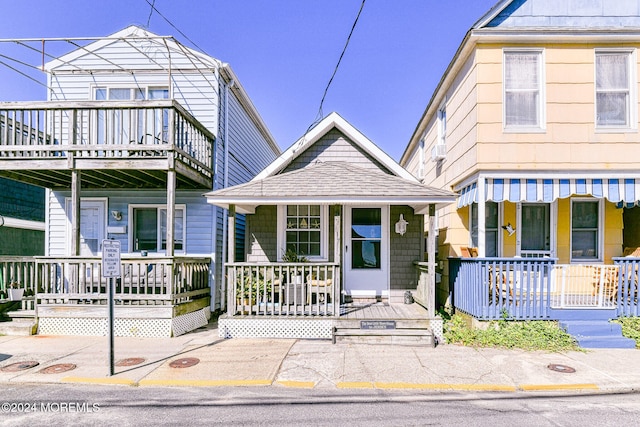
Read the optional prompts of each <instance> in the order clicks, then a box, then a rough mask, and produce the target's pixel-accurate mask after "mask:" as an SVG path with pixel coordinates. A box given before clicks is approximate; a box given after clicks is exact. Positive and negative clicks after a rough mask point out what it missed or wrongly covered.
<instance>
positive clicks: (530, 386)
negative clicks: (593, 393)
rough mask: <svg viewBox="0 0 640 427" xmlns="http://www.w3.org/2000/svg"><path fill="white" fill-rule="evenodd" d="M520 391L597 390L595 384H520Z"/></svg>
mask: <svg viewBox="0 0 640 427" xmlns="http://www.w3.org/2000/svg"><path fill="white" fill-rule="evenodd" d="M520 389H521V390H524V391H536V390H538V391H541V390H599V389H600V387H598V386H597V385H595V384H522V385H520Z"/></svg>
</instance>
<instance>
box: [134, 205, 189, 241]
mask: <svg viewBox="0 0 640 427" xmlns="http://www.w3.org/2000/svg"><path fill="white" fill-rule="evenodd" d="M132 218H133V219H132V221H133V223H132V224H131V226H130V227H131V229H132V230H133V232H132V238H133V246H132V247H133V252H141V251H148V252H161V251H165V250H166V249H167V209H166V207H164V206H162V207H160V206H134V207H133V208H132ZM185 221H186V215H185V207H184V206H176V208H175V219H174V246H173V248H174V250H175V251H176V252H184V250H185V247H186V246H185V233H184V230H185Z"/></svg>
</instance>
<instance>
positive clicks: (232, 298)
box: [221, 205, 236, 314]
mask: <svg viewBox="0 0 640 427" xmlns="http://www.w3.org/2000/svg"><path fill="white" fill-rule="evenodd" d="M227 216H228V220H227V222H228V225H227V259H226V262H225V260H223V265H222V277H226V275H227V274H226V272H227V268H226V263H233V262H234V261H235V260H236V205H229V210H228V214H227ZM226 283H227V289H226V293H227V313H230V314H235V312H236V306H235V303H236V295H235V293H236V288H235V276H233V275H231V276H229V277H227V282H226ZM224 294H225V290H224V289H223V290H222V295H223V296H224ZM221 299H222V298H221Z"/></svg>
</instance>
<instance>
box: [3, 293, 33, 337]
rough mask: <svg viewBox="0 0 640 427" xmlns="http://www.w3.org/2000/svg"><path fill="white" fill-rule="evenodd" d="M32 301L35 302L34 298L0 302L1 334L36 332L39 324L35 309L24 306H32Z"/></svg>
mask: <svg viewBox="0 0 640 427" xmlns="http://www.w3.org/2000/svg"><path fill="white" fill-rule="evenodd" d="M31 302H33V299H31V300H30V301H22V302H20V301H1V302H0V335H9V336H24V335H35V334H36V332H37V326H38V324H37V321H36V312H35V310H33V309H31V310H27V309H23V308H22V307H24V306H27V307H28V306H31V305H32V304H30V303H31ZM25 303H26V304H25Z"/></svg>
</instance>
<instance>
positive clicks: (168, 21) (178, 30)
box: [145, 0, 205, 52]
mask: <svg viewBox="0 0 640 427" xmlns="http://www.w3.org/2000/svg"><path fill="white" fill-rule="evenodd" d="M145 1H146V2H147V4H148V5H149V6H151V10H153V11H155V12H156V13H157V14H158V15H160V16H161V17H162V19H164V20H165V21H166V22H167V24H169V25H171V26H172V27H173V28H174V29H175V30H176V31H177V32H179V33H180V35H181V36H182V37H184V38H185V39H187V40H189V43H191V44H192V45H194V46H195V47H196V48H197V49H198V50H200V51H201V52H204V51H205V50H204V49H202V48H201V47H200V46H198V45H197V44H196V42H194V41H193V40H191V39H190V38H189V37H187V35H186V34H185V33H183V32H182V31H180V29H179V28H178V27H176V26H175V25H173V22H171V21H170V20H169V19H168V18H167V17H166V16H164V15H163V14H162V13H160V11H159V10H158V9H157V8H156V7H155V6H154V4H155V0H154V2H153V3H151V2H150V1H149V0H145Z"/></svg>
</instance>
